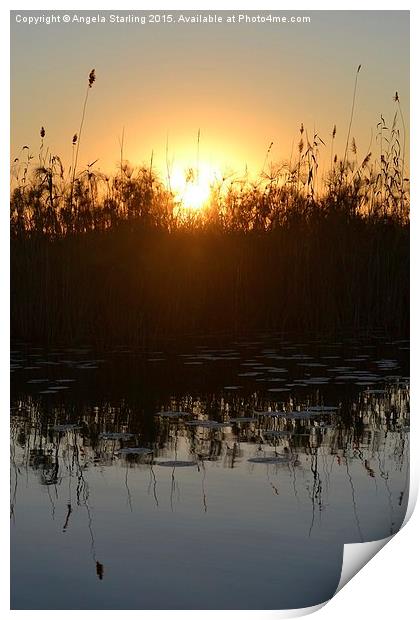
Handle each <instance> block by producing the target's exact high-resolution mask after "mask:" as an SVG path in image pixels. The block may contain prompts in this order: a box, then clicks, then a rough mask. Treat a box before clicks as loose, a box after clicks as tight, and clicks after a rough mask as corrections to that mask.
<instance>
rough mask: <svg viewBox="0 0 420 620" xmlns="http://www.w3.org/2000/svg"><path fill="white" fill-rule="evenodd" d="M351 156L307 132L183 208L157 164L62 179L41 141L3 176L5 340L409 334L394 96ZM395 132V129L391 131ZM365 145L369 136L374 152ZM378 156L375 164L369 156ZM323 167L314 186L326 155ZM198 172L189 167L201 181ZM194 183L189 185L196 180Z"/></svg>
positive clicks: (405, 199)
mask: <svg viewBox="0 0 420 620" xmlns="http://www.w3.org/2000/svg"><path fill="white" fill-rule="evenodd" d="M359 71H360V66H359V68H358V69H357V72H356V79H355V84H354V92H353V99H352V106H351V117H350V122H349V127H348V132H347V141H346V146H345V152H344V154H343V156H342V157H340V156H339V155H337V154H336V147H335V144H336V142H335V141H336V134H337V128H336V126H334V127H333V129H332V133H331V136H330V145H328V144H325V142H324V141H323V140H322V138H321V137H320V136H319V135H317V134H316V133H314V135H309V134H308V131H307V130H306V129H305V127H304V126H303V125H302V126H301V128H300V131H299V142H298V145H297V149H296V153H295V155H293V156H292V157H291V159H290V161H289V162H288V163H287V164H282V165H278V166H275V165H273V164H270V165H268V163H267V160H268V155H269V152H270V150H271V147H272V144H270V146H269V148H268V150H267V156H266V158H265V161H264V166H263V170H262V172H261V174H260V175H259V177H258V178H257V179H254V180H252V179H251V178H250V177H249V176H248V175H244V176H243V177H241V178H240V177H235V178H232V177H229V178H226V179H222V180H220V181H218V182H215V183H214V185H213V187H212V190H211V196H210V198H209V200H208V203H207V204H206V205H205V207H204V208H202V209H199V210H197V211H195V210H191V209H186V208H183V207H182V204H180V202H179V199H178V198H177V197H176V195H175V194H174V193H173V192H172V191H171V189H170V183H168V182H166V183H165V182H164V180H163V179H162V178H160V177H159V175H158V173H157V172H156V171H155V169H154V167H153V157H152V158H151V161H150V164H149V165H145V166H141V167H139V168H134V167H132V166H131V165H130V164H129V163H128V162H126V161H124V159H123V146H121V161H120V164H119V169H118V170H117V171H116V173H115V175H114V176H108V175H104V174H103V173H100V172H98V171H96V170H95V168H94V166H95V163H96V162H92V163H91V164H89V165H88V166H87V167H86V168H85V169H83V170H79V169H78V152H79V151H78V150H79V144H80V138H81V133H82V129H83V126H84V121H85V113H86V105H87V102H88V95H89V92H90V89H91V88H92V85H93V83H94V81H95V79H96V76H95V72H94V70H92V71H91V73H90V74H89V79H88V85H87V91H86V96H85V99H84V104H83V109H82V117H81V123H80V128H79V134H74V136H73V139H72V145H73V158H72V165H71V167H70V170H69V171H67V172H66V171H65V170H64V166H63V164H62V161H61V159H60V158H59V157H58V156H57V155H52V154H51V153H50V151H49V149H48V147H47V146H46V145H45V137H46V130H45V128H44V127H42V128H41V132H40V136H41V144H40V149H39V155H38V158H37V159H38V161H37V160H36V158H35V157H34V156H33V155H31V154H30V150H29V148H28V147H27V146H24V147H23V148H22V150H21V153H20V154H19V157H18V158H16V159H15V161H14V162H13V164H12V170H11V176H12V189H11V330H12V338H14V339H24V340H30V341H34V342H40V343H44V344H52V343H65V342H75V341H84V342H89V343H93V344H96V345H103V346H106V345H107V344H110V343H112V342H131V343H135V344H139V345H145V344H147V343H148V342H152V341H155V340H158V339H160V338H183V337H184V336H185V335H202V334H209V333H217V334H229V335H231V334H232V333H236V334H243V333H247V332H252V331H255V330H276V331H282V330H299V331H313V330H317V331H326V332H335V331H338V330H342V329H351V330H356V329H357V330H360V329H362V330H375V329H384V330H387V331H388V332H392V333H398V334H403V333H404V334H406V333H407V331H408V324H409V317H408V306H409V188H408V185H409V180H408V178H407V175H406V172H405V168H406V160H405V148H406V144H405V143H406V135H405V124H404V118H403V115H402V110H401V106H400V101H399V96H398V93H395V97H394V101H395V104H396V111H395V116H394V119H393V122H392V124H391V125H390V126H388V125H387V123H386V121H385V119H384V118H383V117H382V116H381V118H380V122H379V123H378V125H377V136H376V138H375V141H376V144H377V146H375V145H374V148H369V150H368V152H367V153H363V154H362V155H360V154H359V152H358V148H357V145H356V142H355V139H354V138H352V139H350V138H351V128H352V123H353V115H354V107H355V100H356V94H357V77H358V74H359ZM400 125H401V126H402V128H403V130H402V131H401V130H400V128H399V126H400ZM372 141H373V140H372ZM376 150H377V151H378V156H376V157H375V156H373V152H374V151H376ZM321 157H322V158H324V160H328V159H330V170H329V172H328V173H326V174H323V175H321V173H320V172H319V161H320V158H321ZM197 173H198V170H197ZM187 176H188V178H187V181H188V182H190V183H194V182H195V180H194V171H189V172H188V175H187Z"/></svg>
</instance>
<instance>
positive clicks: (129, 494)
mask: <svg viewBox="0 0 420 620" xmlns="http://www.w3.org/2000/svg"><path fill="white" fill-rule="evenodd" d="M407 358H408V344H407V342H406V341H389V340H387V339H386V338H384V337H380V336H376V337H374V338H373V337H371V338H370V339H369V340H366V339H356V338H351V339H349V338H346V339H343V340H342V341H340V342H324V341H321V340H317V341H312V342H307V341H305V342H296V341H286V340H285V339H284V338H281V337H276V336H275V335H266V336H259V337H258V338H256V339H254V340H253V341H240V342H233V343H230V344H229V346H228V347H226V346H221V345H220V344H217V343H215V342H214V341H212V342H209V341H206V342H203V343H201V344H199V345H194V346H192V345H191V346H188V345H186V346H185V350H183V351H182V352H179V351H175V350H173V349H172V348H171V347H170V346H169V347H167V348H166V350H164V351H153V352H150V351H149V352H148V353H147V354H144V353H142V352H139V351H135V350H131V349H128V348H117V349H115V350H114V351H110V352H108V353H107V354H103V353H102V354H97V353H95V352H94V351H92V350H90V349H89V348H88V347H85V348H79V349H65V350H63V349H54V350H50V351H48V352H46V351H45V350H42V349H36V348H34V347H30V346H29V345H27V344H23V343H18V344H15V345H13V351H12V364H11V370H12V413H11V441H12V445H11V535H12V551H11V556H12V557H11V563H12V575H11V577H12V608H14V609H281V608H295V607H305V606H310V605H316V604H318V603H320V602H322V601H324V600H326V599H327V598H329V597H331V596H332V595H333V593H334V591H335V589H336V587H337V584H338V582H339V579H340V572H341V563H342V553H343V543H346V542H365V541H370V540H375V539H379V538H383V537H385V536H389V535H390V534H392V533H394V532H396V531H397V530H398V529H399V527H400V526H401V524H402V521H403V519H404V515H405V510H406V506H407V500H408V488H409V459H408V456H409V452H408V450H409V381H408V377H407V374H408V359H407Z"/></svg>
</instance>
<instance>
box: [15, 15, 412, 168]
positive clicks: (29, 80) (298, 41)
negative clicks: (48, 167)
mask: <svg viewBox="0 0 420 620" xmlns="http://www.w3.org/2000/svg"><path fill="white" fill-rule="evenodd" d="M60 13H61V15H63V14H64V13H63V12H57V13H56V14H60ZM79 13H80V12H79ZM123 13H124V12H121V13H120V14H123ZM183 13H187V12H185V11H184V12H183ZM217 13H218V14H219V15H222V14H223V12H222V11H218V12H217ZM231 13H232V12H229V14H231ZM18 14H20V15H22V14H23V12H22V11H21V12H19V11H16V12H13V13H12V15H11V24H12V25H11V52H12V59H11V79H12V128H11V131H12V136H11V146H12V156H13V157H15V156H17V155H18V154H19V149H20V148H21V146H22V145H24V144H28V145H29V146H30V147H31V150H32V151H33V152H34V154H36V153H37V151H38V147H39V142H40V139H39V128H40V127H41V125H43V126H44V127H45V128H46V132H47V135H46V141H45V142H46V144H48V146H49V148H50V149H51V151H52V152H53V153H57V154H59V155H60V156H62V158H63V159H64V161H65V162H66V164H67V165H69V164H70V161H71V152H72V146H71V140H72V136H73V134H74V133H75V132H77V131H78V128H79V123H80V115H81V108H82V103H83V98H84V94H85V88H86V83H87V76H88V73H89V71H90V70H91V69H92V68H93V67H95V69H96V73H97V81H96V82H95V84H94V86H93V88H92V90H91V92H90V94H89V102H88V107H87V113H86V122H85V128H84V134H83V136H82V141H81V146H80V156H79V163H80V166H84V165H86V164H87V163H88V162H90V161H94V160H95V159H99V161H98V163H97V164H96V166H97V167H99V168H100V169H101V170H103V171H112V170H114V169H115V166H116V164H117V162H118V160H119V158H120V146H119V137H120V136H121V134H122V131H123V128H124V133H125V148H124V157H125V158H126V159H128V160H130V161H131V162H132V163H134V164H139V163H142V162H145V161H149V160H150V155H151V152H152V150H153V152H154V162H155V165H156V166H157V167H158V168H159V169H160V170H161V171H162V172H163V171H164V170H165V167H166V166H165V151H166V141H167V139H168V147H169V159H170V161H171V162H172V161H173V162H174V166H178V167H180V168H184V167H188V166H194V164H195V162H196V158H197V131H198V129H200V132H201V141H200V161H202V162H204V163H205V164H206V165H207V166H208V167H209V168H210V167H212V166H214V167H215V168H216V169H218V170H222V171H223V172H225V171H226V170H230V171H238V172H239V171H242V170H243V169H244V167H245V165H246V164H247V165H248V166H249V168H250V169H251V171H253V172H257V171H259V170H260V169H261V166H262V164H263V162H264V159H265V154H266V150H267V147H268V145H269V144H270V142H271V141H273V142H274V145H273V148H272V152H271V156H272V159H273V160H275V161H281V160H284V159H288V158H289V157H290V152H291V149H292V145H293V144H295V146H296V144H297V142H298V140H299V132H298V130H299V127H300V124H301V123H302V122H303V123H304V124H305V126H306V127H307V128H308V130H309V131H310V132H312V131H313V129H314V128H315V130H316V131H317V132H318V133H319V134H320V135H321V137H322V138H323V139H324V141H325V142H327V141H328V139H329V134H330V133H331V130H332V127H333V125H334V124H336V125H337V140H336V144H337V149H338V153H339V155H340V153H341V152H342V151H343V149H344V143H345V137H346V132H347V126H348V119H349V115H350V107H351V96H352V89H353V80H354V74H355V71H356V68H357V66H358V65H359V63H360V64H362V71H361V73H360V76H359V90H358V96H357V102H356V109H355V120H354V124H353V131H352V134H354V135H355V137H356V142H357V144H358V146H359V149H360V152H362V153H364V154H365V151H366V150H367V149H368V147H369V142H370V139H371V135H373V143H374V141H375V133H376V123H377V122H378V120H379V115H380V114H381V113H382V114H383V115H384V116H385V118H386V119H387V120H388V119H389V122H391V116H392V115H393V113H394V110H395V104H394V102H393V101H392V97H393V95H394V93H395V91H398V92H399V94H400V98H401V101H402V106H403V110H404V112H405V115H406V124H407V125H408V99H409V63H408V58H409V16H408V12H396V11H384V12H370V11H369V12H363V13H362V12H357V11H352V12H347V11H340V12H322V11H319V12H308V11H307V12H304V13H301V14H304V15H309V16H311V23H310V24H281V25H278V24H264V25H263V24H250V25H238V24H231V25H227V24H225V23H223V24H217V25H214V24H213V25H195V26H192V25H182V24H178V23H177V24H175V25H174V24H153V25H151V24H147V25H144V26H139V25H136V24H110V23H106V24H91V25H89V26H87V25H86V24H76V23H72V24H52V25H45V24H40V25H36V26H29V25H26V24H22V23H16V15H18ZM31 14H32V15H33V14H38V15H46V14H47V12H40V11H38V12H35V13H34V12H31ZM86 14H89V15H90V14H95V15H96V14H97V12H93V11H90V12H86ZM146 14H147V13H146ZM174 14H175V15H176V13H174ZM225 14H227V12H226V13H225ZM281 14H282V15H290V14H291V13H290V12H289V13H288V12H282V13H281ZM294 14H298V12H296V13H294ZM102 15H106V14H105V13H102ZM391 42H392V43H391ZM341 154H342V153H341ZM326 155H327V157H326V158H325V161H328V160H329V149H328V148H327V150H326Z"/></svg>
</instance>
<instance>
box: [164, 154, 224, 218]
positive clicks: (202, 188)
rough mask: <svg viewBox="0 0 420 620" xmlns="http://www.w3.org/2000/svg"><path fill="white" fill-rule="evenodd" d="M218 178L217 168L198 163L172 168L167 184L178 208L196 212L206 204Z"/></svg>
mask: <svg viewBox="0 0 420 620" xmlns="http://www.w3.org/2000/svg"><path fill="white" fill-rule="evenodd" d="M220 178H221V174H220V170H219V169H218V168H216V167H214V166H211V165H209V164H207V163H205V162H200V163H199V164H198V165H195V166H191V167H186V168H182V167H181V166H174V168H173V170H172V171H171V173H170V175H169V183H170V189H171V191H172V192H173V193H174V195H175V199H176V200H177V201H178V202H179V203H180V206H182V207H184V208H185V209H192V210H194V211H197V210H198V209H202V208H204V207H205V206H206V205H207V204H208V202H209V199H210V196H211V190H212V187H213V185H214V184H215V183H216V182H217V181H218V180H219V179H220Z"/></svg>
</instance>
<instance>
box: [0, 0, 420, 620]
mask: <svg viewBox="0 0 420 620" xmlns="http://www.w3.org/2000/svg"><path fill="white" fill-rule="evenodd" d="M413 4H414V3H413ZM69 6H70V7H71V9H75V10H83V9H86V8H89V10H97V9H99V10H111V9H115V8H116V6H118V9H119V10H123V9H131V10H134V7H133V5H132V4H130V3H127V2H124V1H123V0H119V2H118V5H116V4H115V3H112V2H108V1H105V2H104V1H102V2H97V1H95V0H92V1H91V2H90V3H89V4H88V5H86V3H85V2H80V1H78V2H74V3H72V4H70V5H66V4H65V3H61V2H57V0H55V1H51V0H45V1H44V2H43V3H42V5H41V7H39V6H36V5H34V4H33V3H30V2H27V1H26V2H25V1H22V2H20V3H19V5H18V6H12V3H11V2H7V1H6V3H5V4H2V6H1V9H0V46H1V48H0V59H1V61H0V62H1V72H2V75H1V78H2V79H1V83H2V85H3V92H5V91H6V89H7V87H6V85H7V84H9V83H10V80H9V10H12V9H13V10H16V9H19V10H48V9H54V10H60V9H67V8H69ZM148 8H153V9H154V10H159V9H171V10H176V9H182V10H226V9H229V10H235V9H240V10H255V9H258V10H263V9H264V10H276V11H282V10H293V11H314V10H352V11H354V10H378V11H380V10H382V11H383V10H411V30H412V35H411V50H412V51H411V64H412V66H411V110H412V111H415V110H418V109H419V103H420V101H419V94H418V78H417V77H415V76H417V75H420V66H419V65H420V63H419V62H418V60H417V59H418V58H420V52H419V35H420V30H419V23H420V20H419V17H418V16H419V14H420V10H419V9H417V8H415V7H414V6H413V5H412V4H411V5H410V3H407V2H399V3H392V2H389V1H386V0H384V1H382V2H379V1H377V2H367V1H357V0H355V1H353V2H344V3H341V4H340V6H339V7H338V6H337V4H336V3H335V2H325V1H324V2H317V3H309V2H299V1H296V2H293V3H289V4H285V3H279V2H274V1H269V0H266V1H265V2H264V3H263V4H262V5H258V4H257V3H256V2H255V3H254V2H249V1H242V2H237V1H236V2H233V1H231V2H229V3H226V2H223V1H220V0H213V1H212V2H211V3H209V2H205V3H202V4H201V3H192V2H186V1H185V0H184V1H183V2H182V1H180V2H177V3H175V2H168V1H167V2H162V1H161V2H155V0H154V1H153V2H148V3H142V6H136V7H135V9H136V10H141V9H148ZM392 44H393V43H392V40H390V45H391V46H392ZM1 106H2V108H1V113H0V126H1V130H2V131H1V135H2V136H3V140H2V145H1V147H0V148H1V149H2V154H3V157H2V158H1V162H2V165H1V167H0V191H1V198H2V200H1V209H0V214H1V215H0V218H1V219H0V253H1V254H0V278H1V280H0V284H1V289H0V290H1V291H2V293H3V295H2V300H1V304H0V313H1V316H0V318H1V321H0V325H1V329H0V370H1V378H2V384H1V387H2V389H1V392H0V399H1V405H2V406H1V413H2V415H1V423H2V424H3V425H4V427H3V428H2V431H3V432H2V435H1V436H2V437H3V439H4V440H5V446H4V448H3V450H2V451H1V452H0V455H1V459H2V462H1V468H0V471H1V472H2V480H3V483H4V488H3V493H2V511H1V517H2V523H1V533H2V536H3V541H2V542H3V544H2V552H3V553H2V556H3V558H2V559H3V563H2V565H1V570H2V574H1V577H2V579H1V581H0V584H1V595H2V596H1V609H2V611H4V612H5V614H11V615H12V614H13V616H16V617H23V616H27V615H29V614H30V615H31V616H32V617H35V618H38V617H39V618H45V617H46V616H49V617H51V618H52V617H54V618H55V617H57V616H59V617H73V616H74V615H75V614H76V613H79V612H72V611H60V612H59V613H57V612H54V611H51V612H45V611H40V612H37V611H31V612H17V611H14V612H10V611H9V575H8V567H9V537H8V532H9V498H8V493H9V481H8V473H7V472H8V471H9V459H8V442H7V439H6V438H7V437H8V435H9V420H8V414H7V412H8V409H9V387H8V386H9V329H8V326H9V210H8V201H9V176H8V166H7V165H6V162H8V160H9V147H8V144H7V142H8V141H7V139H6V138H5V136H8V135H9V131H10V129H9V118H10V114H9V99H8V98H7V97H5V96H3V97H2V99H1ZM411 135H412V136H414V139H412V140H411V144H412V145H413V146H412V152H411V170H412V171H415V172H416V171H417V170H420V167H419V166H418V163H419V161H418V160H419V156H418V148H417V146H416V144H417V142H418V137H419V136H418V120H417V117H416V116H415V115H414V114H412V115H411ZM411 188H412V189H411V204H412V248H411V273H412V277H411V285H412V288H411V315H412V316H413V317H414V319H416V318H417V316H419V310H420V308H419V300H418V289H417V287H416V286H415V282H414V279H415V276H416V274H417V273H418V269H417V267H420V261H419V250H418V248H419V245H420V244H419V243H418V242H417V239H418V235H419V230H418V216H417V214H416V210H417V205H418V203H419V201H418V198H419V190H418V181H417V178H416V176H415V173H414V175H412V182H411ZM418 329H419V328H418V327H417V326H416V320H414V321H412V328H411V332H412V333H411V340H412V350H413V351H416V349H417V345H418V343H419V338H418ZM418 368H419V365H418V363H417V362H416V355H415V354H413V355H412V369H411V374H412V377H413V379H414V380H412V384H413V387H414V389H412V399H413V403H414V406H413V408H412V409H413V411H414V415H413V419H412V432H411V445H412V451H411V472H412V474H411V486H410V512H411V511H412V510H413V508H414V503H415V498H416V496H417V489H418V480H419V457H418V456H417V454H416V453H417V450H416V447H415V446H416V444H417V438H418V435H419V432H418V430H419V426H420V425H419V424H418V423H416V420H415V417H416V415H418V411H419V409H420V408H419V406H418V405H419V399H418V389H417V385H418ZM413 446H414V448H413ZM419 525H420V512H419V510H417V511H415V513H414V515H413V517H412V518H411V520H410V521H409V522H408V523H407V525H406V526H405V527H404V528H403V530H402V531H401V532H400V533H398V534H397V535H396V536H395V537H394V538H393V539H392V540H391V541H390V542H389V544H388V545H386V548H385V549H384V550H383V551H381V552H380V553H379V555H378V556H376V557H375V558H373V560H371V561H370V562H369V564H368V565H367V566H365V568H363V570H362V571H361V573H359V574H357V575H356V576H355V577H354V578H353V579H352V580H351V583H350V585H348V586H346V587H344V588H343V590H341V591H340V592H339V594H337V595H336V596H335V597H334V598H333V599H332V601H331V602H329V603H328V604H327V605H326V606H325V607H323V608H322V610H321V611H319V612H318V615H317V617H318V618H320V620H329V619H331V620H333V619H334V620H336V618H337V617H340V620H347V619H350V618H352V619H353V618H354V616H355V614H357V615H361V616H362V617H381V618H384V619H388V618H389V619H391V618H392V619H394V618H395V617H399V618H411V617H414V616H415V615H417V613H415V612H418V604H417V601H416V594H417V589H418V584H417V578H416V574H417V572H418V567H417V564H418V562H417V554H416V552H415V547H416V546H417V548H418V543H419V531H420V527H419ZM416 543H417V545H416ZM307 611H309V610H307ZM116 613H118V615H121V614H124V615H125V614H127V615H130V616H132V617H134V615H137V614H138V612H136V611H132V612H121V611H119V612H113V611H101V612H89V615H92V614H93V615H94V616H97V617H98V618H100V617H102V618H103V617H104V616H109V617H110V618H111V617H115V614H116ZM143 613H145V612H143ZM147 614H148V617H149V618H150V617H153V619H156V620H160V618H164V617H165V618H166V617H168V613H167V612H163V611H162V612H147ZM193 614H194V615H195V614H196V612H185V611H173V612H170V617H171V620H172V619H173V620H178V619H179V620H181V618H185V617H186V616H189V617H191V618H192V617H193ZM218 615H219V616H220V617H221V619H222V620H223V619H224V618H229V619H232V617H233V616H235V617H237V618H238V619H239V618H241V620H248V618H259V617H264V618H268V617H275V616H276V617H285V615H288V616H289V617H291V614H290V613H288V614H287V613H286V614H284V613H281V612H270V611H261V612H258V611H256V612H247V611H240V612H223V611H222V612H220V613H219V614H218ZM200 616H201V617H203V618H209V619H210V618H212V617H213V616H214V612H212V611H201V612H200Z"/></svg>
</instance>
